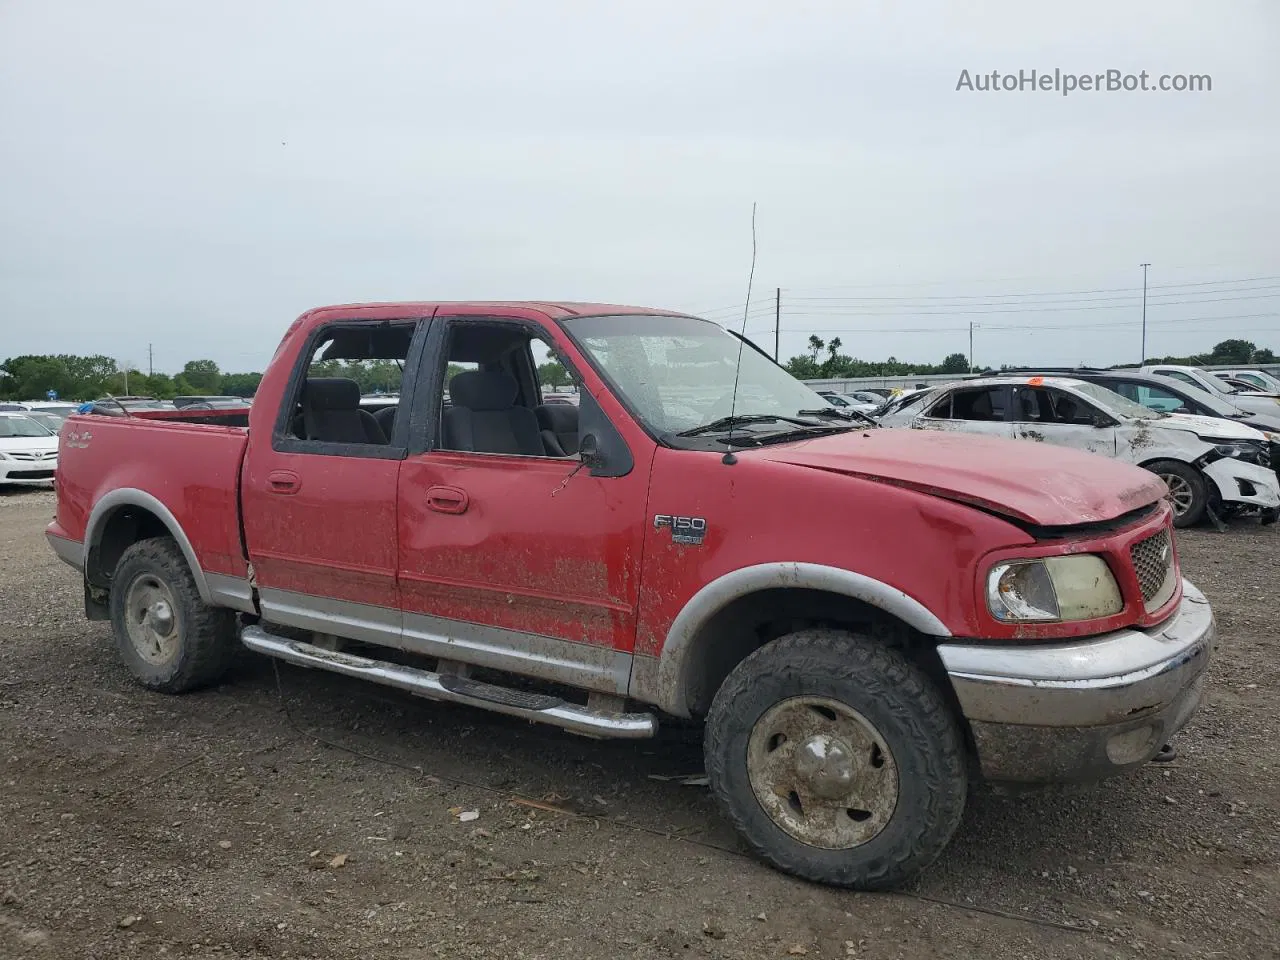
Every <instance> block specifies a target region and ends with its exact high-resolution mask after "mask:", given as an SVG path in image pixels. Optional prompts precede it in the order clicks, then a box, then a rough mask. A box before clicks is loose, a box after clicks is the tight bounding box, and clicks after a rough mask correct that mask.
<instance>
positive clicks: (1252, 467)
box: [1204, 457, 1280, 509]
mask: <svg viewBox="0 0 1280 960" xmlns="http://www.w3.org/2000/svg"><path fill="white" fill-rule="evenodd" d="M1204 473H1205V476H1207V477H1208V478H1209V479H1210V480H1212V481H1213V484H1214V486H1215V487H1217V488H1218V493H1219V494H1220V495H1221V497H1222V500H1223V502H1224V503H1245V504H1249V505H1250V506H1255V507H1262V508H1264V509H1269V508H1271V507H1277V506H1280V481H1277V477H1276V472H1275V471H1274V470H1272V469H1271V468H1269V467H1260V466H1258V465H1257V464H1256V463H1244V462H1243V461H1240V460H1236V459H1233V458H1232V457H1223V458H1222V459H1221V460H1215V461H1213V463H1210V464H1206V465H1205V467H1204Z"/></svg>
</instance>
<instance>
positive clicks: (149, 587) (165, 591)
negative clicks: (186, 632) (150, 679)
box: [124, 573, 179, 666]
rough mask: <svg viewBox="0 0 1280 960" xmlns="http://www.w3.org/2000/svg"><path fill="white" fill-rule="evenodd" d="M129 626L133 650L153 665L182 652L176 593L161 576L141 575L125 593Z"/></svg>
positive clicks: (164, 661)
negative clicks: (179, 650)
mask: <svg viewBox="0 0 1280 960" xmlns="http://www.w3.org/2000/svg"><path fill="white" fill-rule="evenodd" d="M124 610H125V627H126V628H127V630H128V633H129V642H130V643H132V644H133V649H134V650H135V651H136V652H137V654H138V656H140V657H141V658H142V659H143V660H145V661H146V662H147V663H149V664H152V665H153V666H159V665H160V664H164V663H168V662H169V661H170V660H172V659H173V658H174V657H175V656H176V655H177V653H178V639H179V634H178V614H177V608H176V606H175V604H174V602H173V594H172V593H171V592H170V590H169V588H168V586H166V585H165V583H164V581H163V580H161V579H160V578H159V577H156V576H154V575H152V574H149V573H144V574H141V575H140V576H138V577H135V578H134V581H133V582H132V583H131V584H129V591H128V593H127V594H125V601H124Z"/></svg>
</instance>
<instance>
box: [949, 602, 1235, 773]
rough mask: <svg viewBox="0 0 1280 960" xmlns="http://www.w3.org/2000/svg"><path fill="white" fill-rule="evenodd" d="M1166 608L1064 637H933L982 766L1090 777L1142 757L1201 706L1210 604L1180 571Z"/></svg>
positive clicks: (1210, 632) (1209, 645)
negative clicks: (1164, 614)
mask: <svg viewBox="0 0 1280 960" xmlns="http://www.w3.org/2000/svg"><path fill="white" fill-rule="evenodd" d="M1182 587H1183V597H1182V602H1181V603H1180V604H1179V605H1178V609H1177V611H1176V612H1175V613H1174V615H1173V616H1172V617H1170V618H1169V619H1168V620H1166V621H1165V622H1164V623H1162V624H1160V625H1159V626H1158V627H1153V628H1151V629H1148V630H1137V629H1130V630H1118V631H1116V632H1115V633H1109V634H1105V635H1103V636H1100V637H1089V638H1087V639H1083V640H1077V641H1073V642H1070V643H1062V644H1038V645H1035V646H1022V647H1011V646H996V645H989V644H984V645H978V644H940V645H939V646H938V654H939V656H940V657H941V659H942V664H943V666H944V667H945V669H946V671H947V674H948V675H949V676H950V679H951V685H952V687H953V689H954V690H955V694H956V698H957V700H958V701H959V703H960V708H961V710H962V711H963V713H964V715H965V718H966V719H967V720H968V721H969V726H970V729H971V730H972V732H973V739H974V743H975V745H976V747H977V751H978V759H979V762H980V764H981V768H982V773H983V775H984V776H985V777H986V778H988V779H991V780H1006V781H1022V782H1035V783H1053V782H1063V781H1076V780H1092V779H1098V778H1101V777H1105V776H1108V775H1110V774H1113V773H1118V772H1121V771H1123V770H1125V769H1128V768H1130V767H1134V766H1137V765H1139V764H1142V763H1145V762H1146V761H1148V760H1150V759H1151V757H1152V756H1154V755H1155V754H1156V753H1157V752H1158V751H1159V750H1160V748H1161V746H1162V745H1163V744H1165V743H1167V742H1168V740H1169V739H1170V738H1171V737H1172V736H1173V735H1174V734H1175V733H1177V732H1178V730H1180V729H1182V727H1183V726H1185V725H1186V723H1187V721H1188V720H1189V719H1190V718H1191V715H1192V714H1193V713H1194V712H1195V710H1196V708H1197V707H1198V706H1199V703H1200V698H1201V695H1202V693H1203V689H1204V682H1205V669H1206V668H1207V666H1208V664H1209V660H1210V657H1211V653H1212V647H1213V640H1214V635H1215V624H1214V618H1213V610H1212V608H1211V607H1210V606H1209V602H1208V601H1207V600H1206V599H1205V598H1204V594H1202V593H1201V592H1200V591H1199V590H1197V589H1196V588H1195V587H1194V586H1192V585H1191V584H1190V583H1189V582H1187V581H1186V580H1184V581H1183V582H1182Z"/></svg>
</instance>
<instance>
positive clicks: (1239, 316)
mask: <svg viewBox="0 0 1280 960" xmlns="http://www.w3.org/2000/svg"><path fill="white" fill-rule="evenodd" d="M1263 317H1280V313H1235V314H1223V315H1220V316H1203V317H1173V318H1165V319H1161V320H1149V321H1148V322H1147V324H1148V326H1154V325H1156V324H1159V325H1161V326H1163V325H1165V324H1182V323H1216V322H1218V321H1220V320H1249V319H1259V318H1263ZM1141 322H1142V321H1141V320H1117V321H1112V322H1107V323H1063V324H1048V323H1002V324H985V323H984V324H983V325H982V329H983V330H1095V329H1104V328H1112V327H1125V326H1128V327H1132V326H1137V325H1139V324H1140V323H1141ZM964 330H965V328H964V327H960V326H950V327H851V326H848V327H816V328H815V327H806V328H805V329H804V330H802V331H797V332H800V333H805V334H809V333H836V334H845V335H856V334H860V333H963V332H964Z"/></svg>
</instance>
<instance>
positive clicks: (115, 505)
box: [84, 487, 213, 603]
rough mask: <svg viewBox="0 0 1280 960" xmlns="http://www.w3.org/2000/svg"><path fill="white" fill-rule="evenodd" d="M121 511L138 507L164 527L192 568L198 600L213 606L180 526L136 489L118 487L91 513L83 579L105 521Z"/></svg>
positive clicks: (165, 510) (144, 493)
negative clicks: (125, 508)
mask: <svg viewBox="0 0 1280 960" xmlns="http://www.w3.org/2000/svg"><path fill="white" fill-rule="evenodd" d="M124 507H137V508H139V509H141V510H146V511H147V512H148V513H151V514H153V515H154V516H155V517H156V519H158V520H159V521H160V522H161V523H162V524H164V526H165V528H166V529H167V530H168V531H169V535H170V536H172V537H173V539H174V541H175V542H176V543H177V544H178V546H179V547H180V548H181V549H182V555H183V556H184V557H186V560H187V566H188V567H190V568H191V576H192V577H193V578H194V579H195V582H196V589H197V590H198V591H199V593H200V599H201V600H203V601H204V602H205V603H212V602H213V597H212V595H211V594H210V592H209V582H208V580H207V579H206V578H205V575H204V570H203V569H202V568H201V566H200V561H199V560H197V559H196V551H195V549H194V548H193V547H192V546H191V541H190V540H188V539H187V535H186V534H185V533H184V532H183V530H182V524H180V523H178V518H177V517H175V516H174V515H173V512H172V511H171V510H170V509H169V508H168V507H166V506H165V505H164V504H163V503H161V502H160V501H159V500H157V499H156V498H155V497H154V496H152V495H151V494H149V493H147V492H146V491H145V490H138V489H137V488H135V487H121V488H120V489H118V490H112V491H111V492H110V493H108V494H106V495H105V496H103V497H102V499H100V500H99V501H98V502H97V503H96V504H94V506H93V511H92V512H91V513H90V514H89V522H88V524H86V526H85V536H84V556H85V571H86V576H87V575H88V573H87V572H88V569H89V562H88V561H89V557H90V552H91V551H92V550H94V549H96V548H97V547H98V545H99V544H100V543H101V541H102V534H103V532H104V531H105V530H106V527H107V521H108V520H109V519H111V517H112V515H113V514H115V513H116V512H117V511H118V510H120V509H122V508H124Z"/></svg>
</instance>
